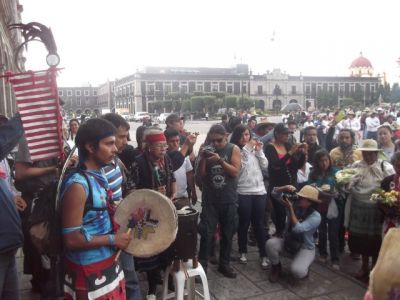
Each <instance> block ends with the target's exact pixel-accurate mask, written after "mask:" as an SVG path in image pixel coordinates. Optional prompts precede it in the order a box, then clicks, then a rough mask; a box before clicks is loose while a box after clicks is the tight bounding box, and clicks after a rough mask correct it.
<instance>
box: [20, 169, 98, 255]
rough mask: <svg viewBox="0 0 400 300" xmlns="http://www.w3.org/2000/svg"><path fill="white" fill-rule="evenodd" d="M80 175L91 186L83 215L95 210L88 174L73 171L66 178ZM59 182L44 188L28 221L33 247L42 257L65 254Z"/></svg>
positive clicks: (54, 181) (77, 170)
mask: <svg viewBox="0 0 400 300" xmlns="http://www.w3.org/2000/svg"><path fill="white" fill-rule="evenodd" d="M75 173H80V174H81V175H82V176H83V177H84V178H85V179H86V181H87V183H88V186H89V195H88V200H89V201H86V204H85V209H84V212H83V215H85V214H86V213H87V212H88V211H89V210H93V209H95V208H93V193H92V186H91V184H90V183H89V178H88V177H87V175H86V173H85V172H83V171H82V170H80V169H71V170H70V171H69V172H68V174H67V175H66V178H68V177H70V176H72V175H73V174H75ZM58 182H59V181H58V180H53V181H52V182H50V183H49V184H48V185H47V186H46V187H44V188H43V189H42V190H41V191H40V192H39V194H38V196H37V197H36V198H34V199H33V201H32V211H31V214H30V216H29V219H28V224H27V226H28V232H29V235H30V238H31V240H32V243H33V245H34V246H35V248H36V249H37V251H38V252H39V254H42V255H58V254H61V253H62V252H63V237H62V233H61V231H62V226H61V209H59V210H58V211H56V207H55V204H56V203H55V202H56V197H57V186H58Z"/></svg>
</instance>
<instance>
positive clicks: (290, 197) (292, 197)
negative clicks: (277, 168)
mask: <svg viewBox="0 0 400 300" xmlns="http://www.w3.org/2000/svg"><path fill="white" fill-rule="evenodd" d="M283 198H286V199H288V200H289V201H290V202H292V203H294V202H296V201H297V199H299V196H297V194H296V193H283Z"/></svg>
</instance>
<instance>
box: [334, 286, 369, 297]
mask: <svg viewBox="0 0 400 300" xmlns="http://www.w3.org/2000/svg"><path fill="white" fill-rule="evenodd" d="M366 290H367V289H366V288H363V287H360V286H353V287H351V288H348V289H343V290H340V291H338V292H336V293H332V294H329V295H328V296H329V297H330V298H331V299H333V300H360V299H363V298H364V295H365V292H366Z"/></svg>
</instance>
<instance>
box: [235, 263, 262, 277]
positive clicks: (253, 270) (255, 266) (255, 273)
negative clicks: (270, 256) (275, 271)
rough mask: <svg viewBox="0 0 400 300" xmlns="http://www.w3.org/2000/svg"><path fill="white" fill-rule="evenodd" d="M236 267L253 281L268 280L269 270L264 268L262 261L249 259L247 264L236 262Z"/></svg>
mask: <svg viewBox="0 0 400 300" xmlns="http://www.w3.org/2000/svg"><path fill="white" fill-rule="evenodd" d="M235 268H236V269H237V270H238V271H239V272H241V273H242V274H243V275H244V276H246V277H247V278H248V279H249V280H251V281H252V282H260V281H267V280H268V272H269V271H268V270H262V269H261V267H260V262H259V261H258V260H257V261H248V262H247V264H239V263H238V264H235Z"/></svg>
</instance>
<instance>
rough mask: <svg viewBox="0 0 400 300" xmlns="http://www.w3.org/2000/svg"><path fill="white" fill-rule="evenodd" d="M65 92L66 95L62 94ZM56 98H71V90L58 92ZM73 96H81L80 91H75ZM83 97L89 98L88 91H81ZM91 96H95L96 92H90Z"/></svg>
mask: <svg viewBox="0 0 400 300" xmlns="http://www.w3.org/2000/svg"><path fill="white" fill-rule="evenodd" d="M64 92H66V94H65V93H64ZM58 96H60V97H61V96H70V97H71V96H73V91H72V90H61V89H60V90H58ZM75 96H82V91H81V90H75ZM83 96H90V91H89V90H84V91H83ZM92 96H97V91H96V90H93V91H92Z"/></svg>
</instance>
